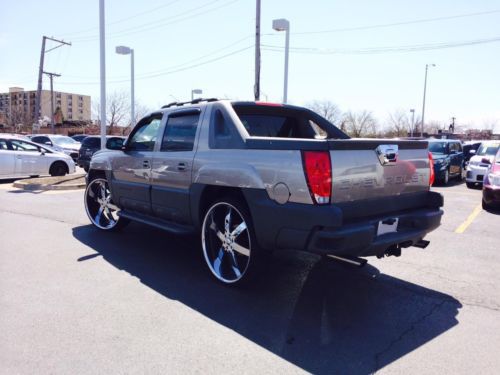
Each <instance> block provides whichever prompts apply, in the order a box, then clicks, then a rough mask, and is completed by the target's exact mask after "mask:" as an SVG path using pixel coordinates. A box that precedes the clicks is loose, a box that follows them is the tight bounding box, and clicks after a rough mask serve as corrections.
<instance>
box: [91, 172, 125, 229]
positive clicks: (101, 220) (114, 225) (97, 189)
mask: <svg viewBox="0 0 500 375" xmlns="http://www.w3.org/2000/svg"><path fill="white" fill-rule="evenodd" d="M84 200H85V202H84V203H85V211H86V212H87V216H88V217H89V219H90V221H91V222H92V224H93V225H94V226H95V227H97V228H99V229H101V230H106V231H113V230H118V229H120V228H122V227H123V226H125V225H126V224H128V220H127V219H124V218H122V217H120V216H119V215H118V212H119V211H120V209H119V208H118V207H117V206H116V205H115V204H114V203H113V200H112V198H111V190H110V189H109V184H108V181H107V180H106V179H105V178H101V177H97V178H94V179H93V180H91V181H90V182H89V184H88V185H87V188H86V189H85V198H84Z"/></svg>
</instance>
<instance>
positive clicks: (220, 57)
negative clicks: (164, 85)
mask: <svg viewBox="0 0 500 375" xmlns="http://www.w3.org/2000/svg"><path fill="white" fill-rule="evenodd" d="M253 47H254V46H253V45H250V46H247V47H244V48H241V49H238V50H236V51H232V52H229V53H227V54H225V55H222V56H219V57H215V58H213V59H209V60H206V61H203V62H200V63H196V64H191V65H188V66H184V67H182V66H181V65H177V66H179V68H177V69H175V68H174V67H171V68H170V70H167V71H164V72H161V73H147V74H144V75H142V76H141V77H138V78H136V80H143V79H150V78H156V77H160V76H165V75H169V74H173V73H178V72H182V71H184V70H189V69H194V68H197V67H199V66H203V65H207V64H210V63H213V62H215V61H219V60H222V59H225V58H227V57H230V56H233V55H236V54H238V53H241V52H244V51H246V50H249V49H250V48H253ZM128 81H129V79H122V80H114V81H109V82H108V83H123V82H128ZM59 84H60V85H97V84H99V82H98V81H95V82H88V81H82V82H60V83H59Z"/></svg>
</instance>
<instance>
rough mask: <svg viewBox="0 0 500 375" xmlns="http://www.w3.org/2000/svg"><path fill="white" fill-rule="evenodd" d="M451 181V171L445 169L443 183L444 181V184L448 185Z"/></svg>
mask: <svg viewBox="0 0 500 375" xmlns="http://www.w3.org/2000/svg"><path fill="white" fill-rule="evenodd" d="M449 181H450V171H449V170H448V169H446V170H445V171H444V176H443V179H442V183H443V185H448V182H449Z"/></svg>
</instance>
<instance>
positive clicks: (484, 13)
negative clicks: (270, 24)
mask: <svg viewBox="0 0 500 375" xmlns="http://www.w3.org/2000/svg"><path fill="white" fill-rule="evenodd" d="M495 13H500V9H494V10H488V11H484V12H475V13H464V14H457V15H453V16H443V17H434V18H421V19H416V20H410V21H401V22H392V23H383V24H374V25H367V26H355V27H343V28H337V29H330V30H319V31H302V32H294V33H293V32H292V33H291V34H292V35H311V34H328V33H338V32H345V31H359V30H372V29H380V28H386V27H395V26H406V25H414V24H419V23H428V22H436V21H447V20H452V19H457V18H466V17H476V16H484V15H488V14H495ZM266 35H276V34H274V33H269V34H266Z"/></svg>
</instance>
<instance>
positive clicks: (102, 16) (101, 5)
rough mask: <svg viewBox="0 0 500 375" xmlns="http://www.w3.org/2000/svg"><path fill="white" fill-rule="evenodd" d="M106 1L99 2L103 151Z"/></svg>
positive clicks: (102, 134)
mask: <svg viewBox="0 0 500 375" xmlns="http://www.w3.org/2000/svg"><path fill="white" fill-rule="evenodd" d="M104 11H105V7H104V0H99V55H100V73H101V108H100V109H101V110H100V118H101V149H102V150H104V149H105V148H106V35H105V34H106V27H105V22H104V19H105V14H104Z"/></svg>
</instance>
